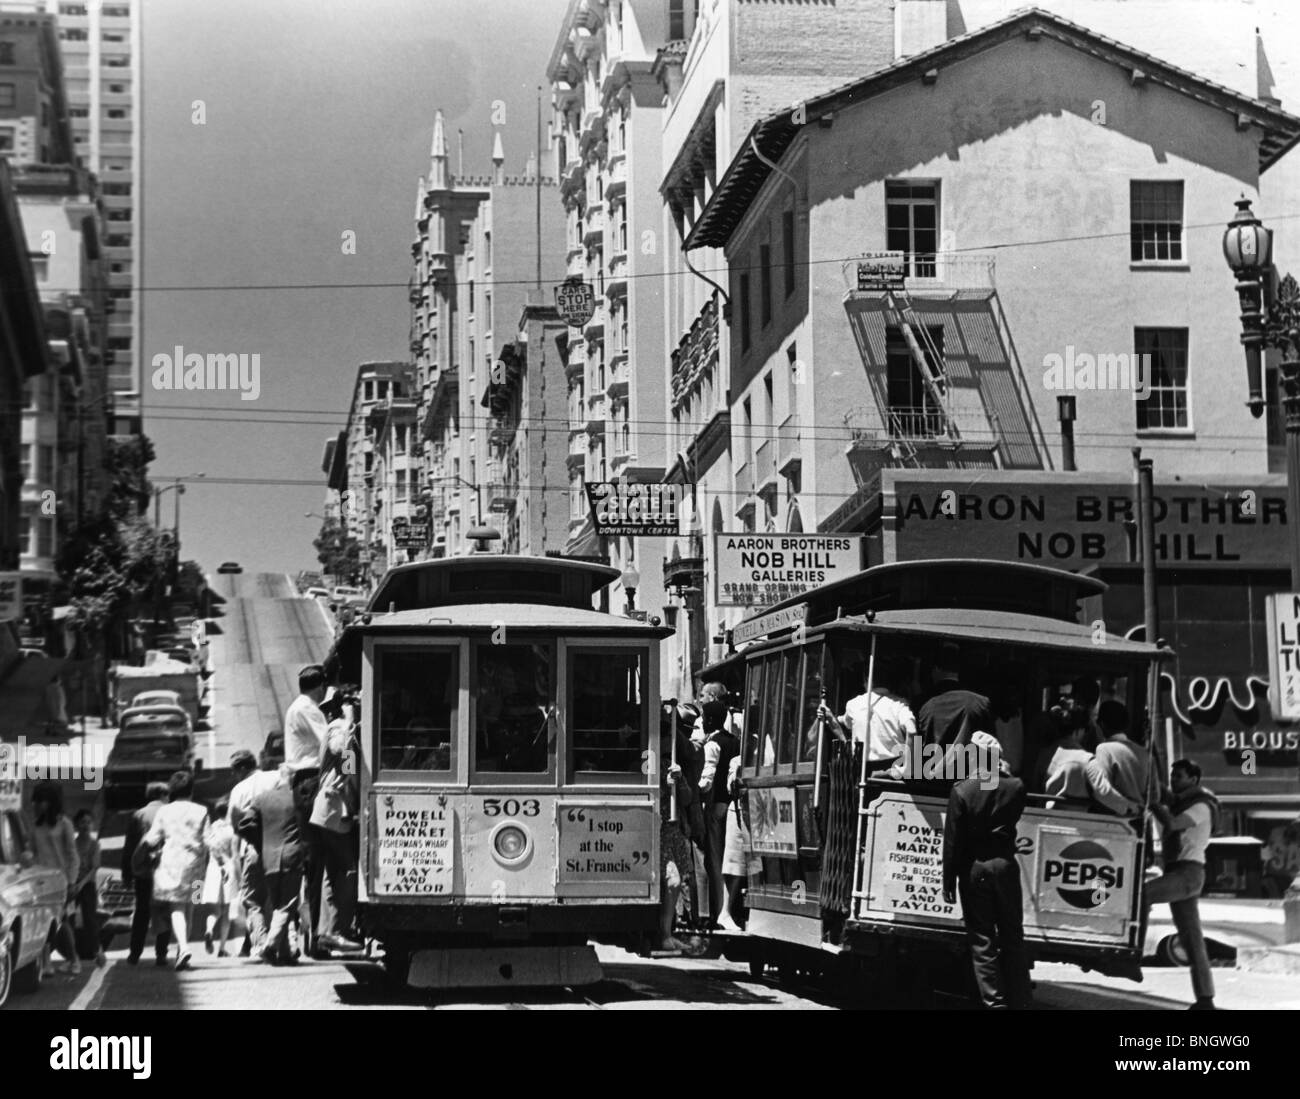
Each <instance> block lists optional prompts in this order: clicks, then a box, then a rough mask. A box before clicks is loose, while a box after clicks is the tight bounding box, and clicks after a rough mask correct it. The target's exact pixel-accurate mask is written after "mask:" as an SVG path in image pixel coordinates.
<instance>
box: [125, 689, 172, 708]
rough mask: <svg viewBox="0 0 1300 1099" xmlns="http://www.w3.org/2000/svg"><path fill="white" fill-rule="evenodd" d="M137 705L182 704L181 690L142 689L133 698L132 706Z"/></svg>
mask: <svg viewBox="0 0 1300 1099" xmlns="http://www.w3.org/2000/svg"><path fill="white" fill-rule="evenodd" d="M137 706H178V707H181V709H184V707H183V706H181V696H180V692H179V691H141V692H140V693H139V694H138V695H136V696H135V698H133V699H131V708H132V709H134V708H135V707H137Z"/></svg>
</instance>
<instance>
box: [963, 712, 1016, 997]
mask: <svg viewBox="0 0 1300 1099" xmlns="http://www.w3.org/2000/svg"><path fill="white" fill-rule="evenodd" d="M970 742H971V743H972V744H974V745H975V746H976V749H977V756H976V759H977V763H976V770H977V773H976V774H975V775H972V776H970V777H968V778H965V779H962V781H960V782H958V783H957V784H956V785H954V786H953V788H952V790H951V791H950V792H949V794H948V814H947V816H946V817H945V818H944V823H943V899H944V901H945V903H947V904H956V903H957V893H958V890H960V892H961V911H962V918H963V920H964V921H965V923H966V939H967V942H968V943H969V944H970V956H971V966H972V967H973V968H974V970H975V983H976V984H977V985H978V986H979V993H980V999H981V1000H982V1001H983V1003H984V1006H985V1007H987V1008H999V1009H1005V1008H1015V1009H1019V1008H1029V1007H1032V1006H1033V1002H1032V997H1031V994H1030V985H1029V959H1028V955H1027V954H1026V952H1025V931H1024V910H1023V907H1022V898H1021V891H1020V867H1019V865H1018V864H1017V862H1016V826H1017V825H1018V824H1019V822H1020V816H1021V814H1022V813H1023V812H1024V810H1025V784H1024V783H1023V782H1021V781H1020V779H1018V778H1015V777H1014V776H1013V775H1012V774H1011V770H1010V768H1009V767H1008V766H1007V764H1006V762H1005V761H1004V760H1003V759H1002V751H1001V746H1000V745H999V744H998V742H997V740H996V739H995V738H994V737H992V736H991V735H989V734H988V733H986V732H983V731H978V730H977V731H976V732H974V733H972V734H971V737H970ZM995 775H996V776H997V781H996V782H993V781H991V780H992V779H993V777H994V776H995Z"/></svg>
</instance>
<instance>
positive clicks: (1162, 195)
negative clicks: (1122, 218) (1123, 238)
mask: <svg viewBox="0 0 1300 1099" xmlns="http://www.w3.org/2000/svg"><path fill="white" fill-rule="evenodd" d="M1129 221H1130V228H1129V248H1130V252H1129V258H1130V259H1131V260H1132V262H1134V263H1161V262H1164V263H1180V262H1182V259H1183V183H1182V180H1172V181H1168V182H1143V181H1140V180H1133V181H1132V182H1131V183H1130V184H1129Z"/></svg>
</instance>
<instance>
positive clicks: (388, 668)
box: [375, 646, 460, 778]
mask: <svg viewBox="0 0 1300 1099" xmlns="http://www.w3.org/2000/svg"><path fill="white" fill-rule="evenodd" d="M378 656H379V661H378V664H379V668H378V674H377V675H376V677H375V679H376V682H377V683H378V684H380V685H381V689H380V691H379V715H378V721H377V725H378V727H379V771H380V777H381V778H382V777H383V772H385V771H425V772H427V771H441V772H443V773H445V774H450V772H451V771H452V768H453V760H454V758H455V751H456V737H455V732H456V728H457V724H458V721H457V714H458V711H459V709H460V705H459V703H460V654H459V653H458V652H457V651H456V650H455V649H449V648H442V649H439V648H426V647H423V646H421V647H419V648H401V649H397V648H394V649H380V650H379V654H378Z"/></svg>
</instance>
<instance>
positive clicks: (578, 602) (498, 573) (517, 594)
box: [370, 553, 619, 612]
mask: <svg viewBox="0 0 1300 1099" xmlns="http://www.w3.org/2000/svg"><path fill="white" fill-rule="evenodd" d="M618 576H619V571H618V569H616V568H614V567H612V566H611V565H601V564H597V563H596V562H593V561H574V560H570V559H568V558H564V557H523V556H518V555H514V554H502V553H476V554H469V555H468V556H463V557H443V558H439V559H437V560H434V561H415V562H412V563H411V564H407V565H395V566H394V567H393V568H391V569H389V570H388V571H387V572H386V573H385V574H384V578H383V579H382V580H381V581H380V582H379V587H378V589H376V591H375V594H374V595H373V596H372V597H371V599H370V610H371V611H376V612H383V611H388V610H389V609H390V607H391V608H392V609H393V610H397V611H406V610H412V609H415V608H418V607H445V606H449V605H456V606H464V605H465V604H470V603H487V602H495V603H511V604H513V605H515V606H516V607H518V606H519V605H520V604H526V603H535V604H541V605H546V606H557V607H558V606H567V607H573V608H589V607H590V606H591V598H592V596H593V595H595V594H596V592H598V591H600V590H601V589H602V588H605V587H608V586H609V585H610V584H611V583H612V582H613V581H614V580H616V579H617V578H618Z"/></svg>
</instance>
